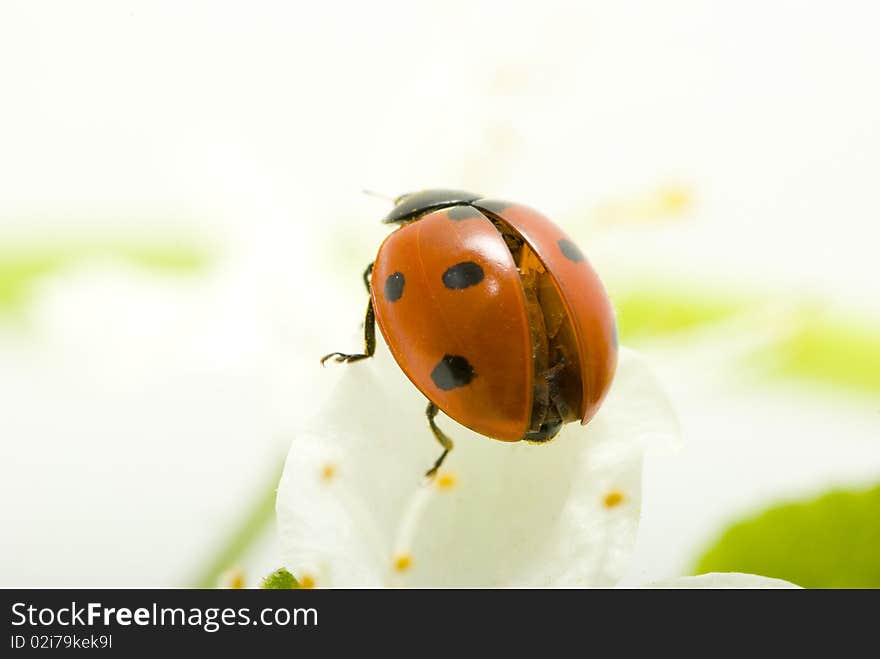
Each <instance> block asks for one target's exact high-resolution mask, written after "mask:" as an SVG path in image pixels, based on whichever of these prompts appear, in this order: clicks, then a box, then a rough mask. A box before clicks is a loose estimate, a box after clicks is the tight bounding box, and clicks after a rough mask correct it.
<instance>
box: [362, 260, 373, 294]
mask: <svg viewBox="0 0 880 659" xmlns="http://www.w3.org/2000/svg"><path fill="white" fill-rule="evenodd" d="M372 275H373V264H372V263H370V265H368V266H367V269H366V270H364V286H366V287H367V293H372V292H373V289H372V288H370V277H371V276H372Z"/></svg>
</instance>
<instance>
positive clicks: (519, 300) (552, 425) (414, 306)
mask: <svg viewBox="0 0 880 659" xmlns="http://www.w3.org/2000/svg"><path fill="white" fill-rule="evenodd" d="M383 222H385V223H389V224H396V225H398V228H397V229H396V230H395V231H394V232H392V233H391V234H390V235H389V236H388V237H387V238H386V239H385V241H384V242H383V243H382V246H381V247H380V248H379V253H378V254H377V255H376V260H375V261H374V262H373V263H371V264H370V265H369V266H368V267H367V269H366V271H365V272H364V283H365V284H366V286H367V289H368V291H369V293H370V301H369V304H368V305H367V315H366V320H365V322H364V344H365V348H364V352H363V353H358V354H345V353H339V352H334V353H331V354H329V355H326V356H325V357H324V358H323V359H322V360H321V363H322V364H323V363H324V362H325V361H327V360H328V359H331V358H332V359H335V360H336V361H338V362H355V361H358V360H361V359H365V358H367V357H372V355H373V353H374V351H375V347H376V334H375V332H376V330H375V324H376V323H377V322H378V324H379V329H380V330H381V331H382V335H383V336H384V337H385V341H386V342H387V344H388V347H389V349H390V351H391V354H392V355H393V356H394V359H395V360H396V361H397V364H398V365H399V366H400V368H401V369H402V370H403V372H404V373H405V374H406V375H407V377H408V378H409V379H410V380H411V381H412V383H413V384H414V385H415V386H416V387H417V388H418V389H419V390H420V391H421V392H422V393H423V394H424V395H425V397H426V398H427V399H428V408H427V417H428V424H429V426H430V429H431V431H432V432H433V434H434V437H435V438H436V439H437V441H439V442H440V444H441V445H442V447H443V453H442V454H441V455H440V457H439V458H438V459H437V461H436V462H435V463H434V466H433V467H432V468H431V469H430V470H429V471H428V473H427V475H428V476H429V477H431V476H433V475H434V474H436V472H437V470H438V469H439V467H440V465H441V464H442V463H443V460H444V459H445V457H446V455H447V454H448V453H449V451H450V450H452V441H451V440H450V439H449V437H447V436H446V435H445V434H444V433H443V432H442V431H441V430H440V429H439V428H438V427H437V424H436V422H435V417H436V416H437V413H438V412H439V411H442V412H443V413H444V414H446V415H447V416H449V417H451V418H452V419H455V420H456V421H458V422H459V423H461V424H462V425H464V426H466V427H468V428H470V429H471V430H473V431H475V432H477V433H480V434H481V435H485V436H487V437H491V438H493V439H498V440H501V441H506V442H515V441H520V440H525V441H529V442H547V441H549V440H551V439H553V437H555V436H556V434H557V433H558V432H559V430H560V428H562V426H563V425H565V424H566V423H569V422H571V421H580V422H581V423H582V424H585V423H587V422H588V421H589V420H590V419H591V418H592V417H593V415H594V414H595V413H596V411H597V410H598V409H599V406H600V405H601V403H602V400H603V399H604V397H605V394H606V393H607V392H608V388H609V387H610V385H611V380H612V378H613V377H614V370H615V367H616V366H617V326H616V324H615V320H614V311H613V309H612V307H611V302H610V301H609V299H608V295H607V294H606V292H605V288H604V287H603V286H602V282H601V281H600V280H599V277H598V276H597V275H596V273H595V271H594V270H593V268H592V267H591V266H590V264H589V262H588V261H587V259H586V257H585V256H584V254H583V252H581V250H580V249H579V248H578V246H577V245H576V244H575V243H574V242H573V241H572V240H571V239H570V238H569V237H568V236H567V235H565V233H564V232H563V231H562V230H561V229H560V228H559V227H557V226H556V225H555V224H554V223H553V222H551V221H550V220H549V219H547V218H546V217H544V216H543V215H542V214H540V213H538V212H537V211H535V210H533V209H531V208H528V207H527V206H523V205H521V204H515V203H510V202H506V201H500V200H495V199H486V198H483V197H481V196H480V195H476V194H472V193H470V192H464V191H462V190H424V191H421V192H415V193H412V194H407V195H403V196H401V197H398V198H397V200H396V201H395V206H394V209H392V211H391V212H390V213H389V214H388V215H387V217H385V219H384V220H383Z"/></svg>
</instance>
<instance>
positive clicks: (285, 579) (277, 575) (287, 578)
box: [260, 567, 299, 590]
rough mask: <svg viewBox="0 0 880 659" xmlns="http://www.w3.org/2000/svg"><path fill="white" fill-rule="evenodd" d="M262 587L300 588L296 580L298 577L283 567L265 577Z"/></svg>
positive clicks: (274, 588) (276, 588)
mask: <svg viewBox="0 0 880 659" xmlns="http://www.w3.org/2000/svg"><path fill="white" fill-rule="evenodd" d="M260 588H267V589H270V590H291V589H292V588H299V582H298V581H297V580H296V577H294V576H293V575H292V574H291V573H290V572H288V571H287V570H285V569H284V568H283V567H282V568H278V569H277V570H275V571H274V572H273V573H272V574H270V575H269V576H268V577H266V578H265V579H263V583H262V585H261V586H260Z"/></svg>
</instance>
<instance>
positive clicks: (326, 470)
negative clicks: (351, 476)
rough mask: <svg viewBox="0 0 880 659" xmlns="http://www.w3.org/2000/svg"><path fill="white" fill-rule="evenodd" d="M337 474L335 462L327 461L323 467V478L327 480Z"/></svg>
mask: <svg viewBox="0 0 880 659" xmlns="http://www.w3.org/2000/svg"><path fill="white" fill-rule="evenodd" d="M335 475H336V465H335V464H333V463H327V464H325V465H324V466H323V467H322V468H321V479H322V480H325V481H330V480H333V477H334V476H335Z"/></svg>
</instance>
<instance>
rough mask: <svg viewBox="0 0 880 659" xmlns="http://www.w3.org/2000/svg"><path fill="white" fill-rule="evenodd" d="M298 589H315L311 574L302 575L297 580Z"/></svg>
mask: <svg viewBox="0 0 880 659" xmlns="http://www.w3.org/2000/svg"><path fill="white" fill-rule="evenodd" d="M297 581H299V587H300V588H314V587H315V578H314V577H313V576H312V575H311V574H304V575H302V576H301V577H300V578H299V579H297Z"/></svg>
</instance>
